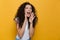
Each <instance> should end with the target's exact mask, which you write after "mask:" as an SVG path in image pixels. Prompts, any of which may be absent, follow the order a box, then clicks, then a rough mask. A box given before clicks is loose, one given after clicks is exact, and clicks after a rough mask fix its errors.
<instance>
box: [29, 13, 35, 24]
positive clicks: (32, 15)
mask: <svg viewBox="0 0 60 40" xmlns="http://www.w3.org/2000/svg"><path fill="white" fill-rule="evenodd" d="M34 18H35V16H34V13H33V12H32V13H31V16H30V18H29V22H30V23H32V22H33V20H34Z"/></svg>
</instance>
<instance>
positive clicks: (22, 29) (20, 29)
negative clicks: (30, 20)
mask: <svg viewBox="0 0 60 40" xmlns="http://www.w3.org/2000/svg"><path fill="white" fill-rule="evenodd" d="M26 21H27V20H24V23H23V25H22V28H20V27H19V23H18V20H17V19H15V22H16V26H17V32H18V35H19V36H20V38H22V36H23V34H24V30H25V27H26Z"/></svg>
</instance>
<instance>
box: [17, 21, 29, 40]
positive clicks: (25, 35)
mask: <svg viewBox="0 0 60 40" xmlns="http://www.w3.org/2000/svg"><path fill="white" fill-rule="evenodd" d="M16 38H17V39H19V40H28V39H29V29H28V22H26V27H25V31H24V35H23V37H22V38H21V39H20V37H19V36H18V34H17V36H16Z"/></svg>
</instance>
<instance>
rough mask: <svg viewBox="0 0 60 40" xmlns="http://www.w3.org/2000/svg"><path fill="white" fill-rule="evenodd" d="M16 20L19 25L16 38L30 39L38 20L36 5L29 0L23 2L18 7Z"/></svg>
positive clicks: (19, 39) (17, 39) (20, 39)
mask: <svg viewBox="0 0 60 40" xmlns="http://www.w3.org/2000/svg"><path fill="white" fill-rule="evenodd" d="M14 20H15V22H16V25H17V36H16V40H30V39H31V37H32V36H33V34H34V28H35V25H36V21H37V16H36V14H35V8H34V6H33V5H32V4H30V3H29V2H25V3H23V4H22V5H21V6H20V7H19V8H18V10H17V14H16V16H15V18H14Z"/></svg>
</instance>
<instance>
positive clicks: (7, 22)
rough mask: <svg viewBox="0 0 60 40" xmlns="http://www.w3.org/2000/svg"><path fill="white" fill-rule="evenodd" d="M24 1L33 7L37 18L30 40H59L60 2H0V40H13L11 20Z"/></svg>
mask: <svg viewBox="0 0 60 40" xmlns="http://www.w3.org/2000/svg"><path fill="white" fill-rule="evenodd" d="M26 1H29V2H30V3H31V4H33V5H34V6H35V8H36V14H37V16H38V23H37V25H36V28H35V34H34V36H33V37H32V40H60V0H0V40H15V36H16V32H17V31H16V24H15V22H14V20H13V18H14V16H15V14H16V12H17V9H18V7H19V5H21V4H22V3H23V2H26Z"/></svg>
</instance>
